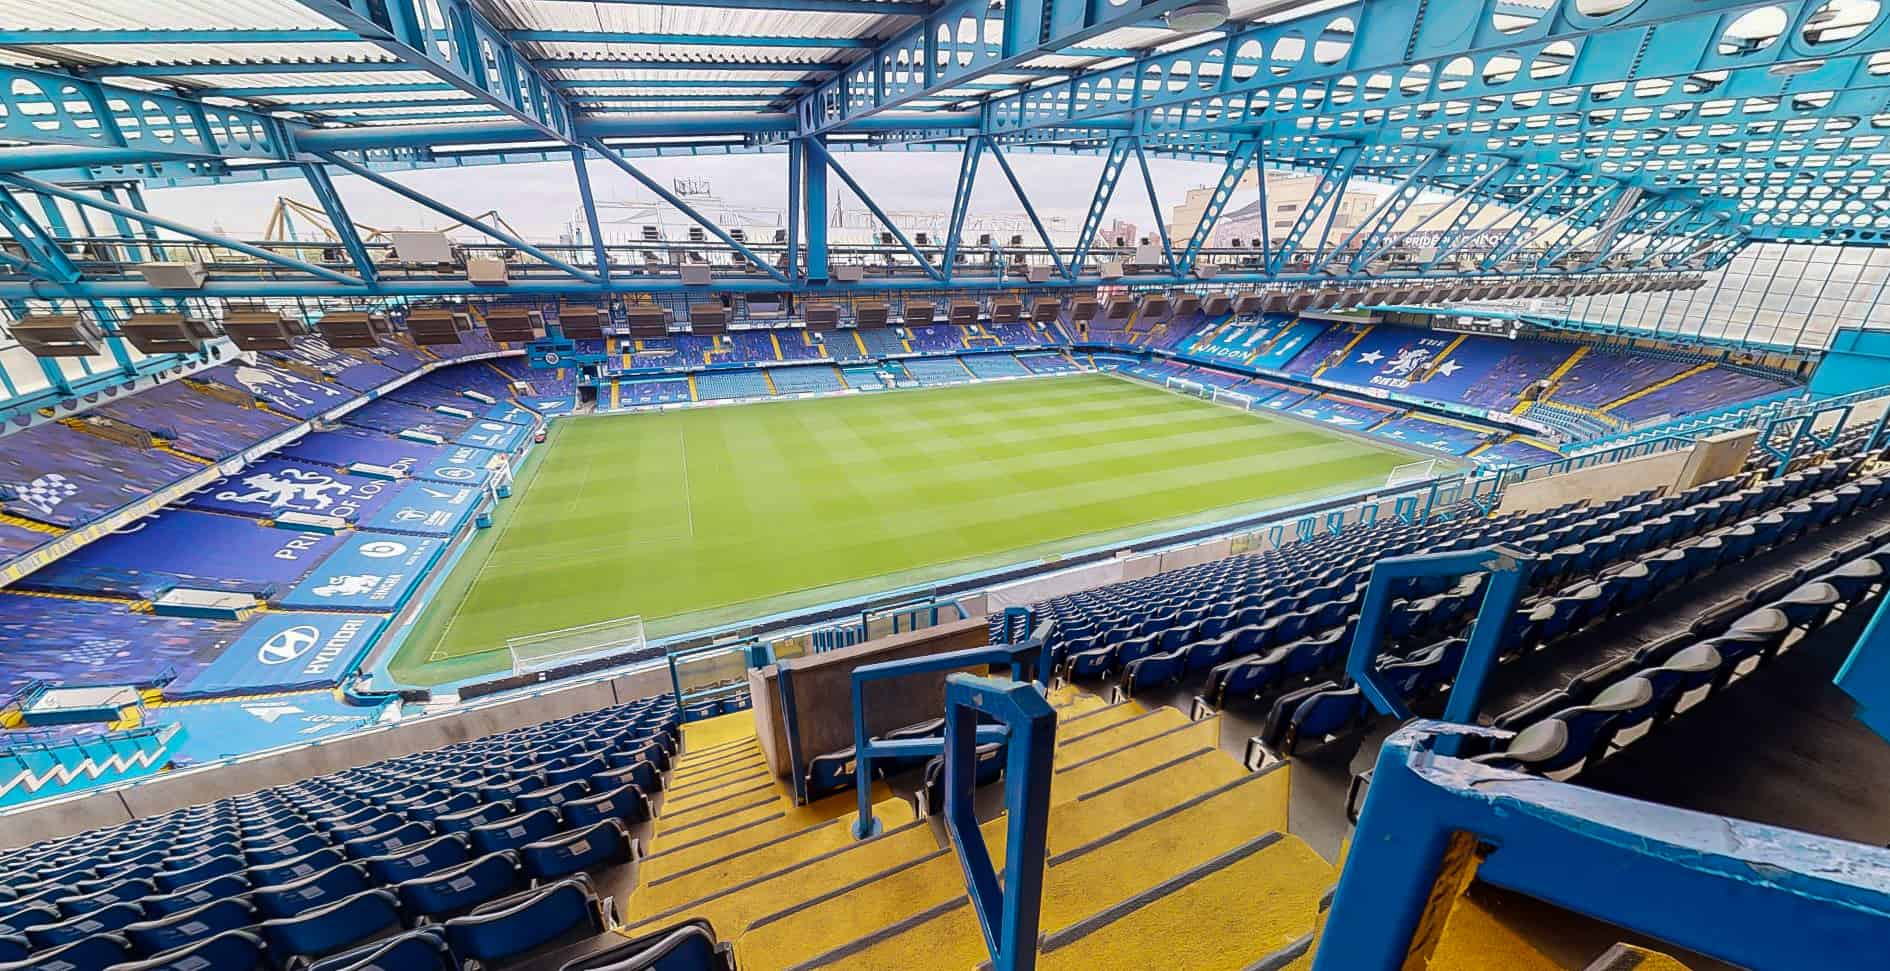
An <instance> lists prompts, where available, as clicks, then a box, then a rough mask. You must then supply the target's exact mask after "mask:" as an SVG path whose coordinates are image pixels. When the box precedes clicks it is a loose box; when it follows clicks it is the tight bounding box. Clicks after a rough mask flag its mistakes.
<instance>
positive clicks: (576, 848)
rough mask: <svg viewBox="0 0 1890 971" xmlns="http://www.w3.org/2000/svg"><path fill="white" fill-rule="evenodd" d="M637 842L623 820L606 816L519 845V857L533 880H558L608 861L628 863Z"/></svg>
mask: <svg viewBox="0 0 1890 971" xmlns="http://www.w3.org/2000/svg"><path fill="white" fill-rule="evenodd" d="M636 852H637V842H636V840H633V839H631V838H630V830H629V829H628V828H627V827H625V826H624V824H623V823H622V822H621V821H620V820H616V819H606V820H602V821H600V822H596V823H592V824H591V825H589V826H585V827H583V828H582V829H574V830H570V831H567V832H564V833H561V834H559V835H557V836H554V837H552V838H550V839H545V840H539V841H538V842H536V843H531V844H528V845H526V846H524V847H522V848H520V849H519V851H518V855H519V861H520V863H521V864H523V866H524V868H525V872H526V873H527V874H529V875H530V876H531V877H532V879H534V880H541V881H545V880H556V879H558V878H560V877H567V876H570V875H572V874H574V873H582V872H584V871H586V870H590V869H593V868H596V867H600V866H605V865H608V864H616V863H628V862H630V860H631V859H632V858H633V857H635V856H636Z"/></svg>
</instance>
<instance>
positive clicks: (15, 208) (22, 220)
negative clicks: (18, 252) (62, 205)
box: [0, 186, 82, 283]
mask: <svg viewBox="0 0 1890 971" xmlns="http://www.w3.org/2000/svg"><path fill="white" fill-rule="evenodd" d="M0 229H5V230H6V231H7V235H8V236H10V237H12V239H13V241H14V242H15V243H17V244H18V245H19V247H20V249H22V250H24V251H25V252H26V259H25V260H24V261H22V262H21V263H20V265H22V266H25V267H27V268H29V269H31V270H32V271H33V272H35V273H36V274H38V275H41V276H44V277H45V278H46V279H48V280H52V281H54V282H57V283H76V282H78V280H79V279H80V277H81V276H82V274H80V272H79V268H78V266H77V265H75V264H74V263H73V262H72V258H71V257H69V256H67V255H66V252H65V250H63V249H61V248H60V246H59V241H58V240H57V239H54V238H53V237H52V235H51V234H50V233H48V232H46V230H45V229H44V228H43V227H41V226H40V225H39V221H38V220H36V219H34V218H33V214H32V213H30V212H28V211H27V210H26V207H25V206H22V205H20V200H19V199H18V198H17V197H15V196H14V195H13V193H12V192H10V191H8V190H7V188H6V187H5V186H0Z"/></svg>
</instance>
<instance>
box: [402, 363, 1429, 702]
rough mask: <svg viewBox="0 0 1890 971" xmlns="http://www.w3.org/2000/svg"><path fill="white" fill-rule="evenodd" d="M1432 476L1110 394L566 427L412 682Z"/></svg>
mask: <svg viewBox="0 0 1890 971" xmlns="http://www.w3.org/2000/svg"><path fill="white" fill-rule="evenodd" d="M1412 459H1413V456H1412V455H1410V454H1408V453H1405V452H1402V451H1399V450H1396V449H1393V448H1390V447H1381V446H1376V445H1373V444H1370V443H1368V442H1366V441H1363V440H1361V439H1359V438H1356V437H1352V436H1348V435H1344V434H1342V433H1339V432H1337V431H1325V430H1322V429H1320V428H1318V427H1315V426H1312V425H1310V424H1308V423H1305V422H1300V421H1295V420H1292V419H1288V418H1282V417H1278V416H1274V415H1270V414H1267V413H1265V412H1255V413H1242V412H1239V411H1236V410H1233V409H1230V408H1226V407H1222V406H1219V405H1215V404H1211V403H1208V402H1205V401H1201V400H1198V399H1193V398H1186V397H1182V396H1180V395H1176V394H1171V393H1169V392H1167V391H1163V390H1160V389H1158V388H1154V387H1150V386H1147V385H1141V384H1136V383H1131V382H1130V381H1127V380H1124V379H1120V378H1114V377H1108V376H1103V375H1094V374H1089V375H1075V376H1068V377H1058V378H1039V379H1031V380H1026V381H1007V382H998V383H990V384H977V385H962V386H956V387H946V388H936V389H921V390H913V391H899V392H892V393H882V394H867V395H849V396H843V397H835V398H821V399H812V400H803V401H783V402H768V403H761V404H752V405H739V406H731V407H720V408H694V409H685V410H678V411H667V412H648V413H640V414H625V415H599V416H583V417H574V418H567V419H561V420H560V421H558V422H556V423H555V424H554V427H553V429H552V433H551V437H550V439H549V442H548V444H547V445H546V446H544V447H541V448H540V449H539V450H538V451H537V452H536V453H534V455H533V456H532V457H531V458H530V459H529V460H528V462H527V464H526V466H525V468H524V469H523V470H522V471H521V474H520V476H519V480H518V483H517V485H516V487H515V498H513V499H512V500H510V501H508V502H505V503H501V505H500V512H499V518H498V521H497V523H496V525H495V526H494V527H493V528H492V529H488V530H485V531H483V532H482V533H480V534H479V535H478V536H477V537H476V538H475V539H474V540H473V541H472V545H471V546H470V547H469V548H468V549H467V550H466V552H465V554H464V555H463V556H462V557H461V558H460V560H459V562H458V564H457V566H455V568H454V570H453V573H452V574H451V575H450V576H448V577H447V579H446V581H445V582H444V583H443V584H442V586H441V589H440V590H439V591H438V592H437V594H436V595H435V597H434V599H433V601H432V602H431V603H430V604H429V605H428V607H427V608H426V610H425V612H424V613H423V614H422V616H421V618H420V620H419V623H418V624H417V625H416V626H415V628H414V630H413V631H412V633H411V636H409V637H408V639H407V641H406V642H405V644H404V645H403V646H402V648H401V651H400V653H399V655H398V656H397V657H396V658H395V659H394V661H393V663H392V664H391V665H390V672H391V673H392V674H393V675H394V676H395V677H396V678H398V679H400V680H402V681H404V682H407V683H410V684H442V683H446V682H449V681H454V680H458V679H462V678H468V677H476V676H480V675H489V674H493V673H497V672H502V671H506V670H509V665H510V659H509V657H508V655H507V654H506V652H505V649H504V645H505V641H506V639H507V638H509V637H517V636H521V635H526V634H533V633H538V632H542V631H549V630H557V629H562V628H568V627H574V626H578V625H582V624H589V623H595V622H599V621H605V620H612V619H615V618H619V617H625V616H629V615H633V614H634V615H639V616H641V617H642V618H644V621H645V624H646V626H647V630H648V633H649V636H650V637H652V638H655V637H661V636H665V635H668V634H674V633H682V632H687V631H693V630H699V629H702V628H706V627H710V626H714V625H717V624H723V623H732V622H736V621H740V620H743V619H747V618H751V617H758V616H763V615H767V614H771V613H775V612H779V611H785V610H793V609H800V608H805V607H810V606H814V605H817V604H822V603H826V602H830V601H833V600H838V599H843V598H848V597H855V596H862V595H869V594H874V593H879V592H884V591H889V590H894V589H898V588H902V587H906V586H911V585H915V584H924V583H928V582H933V581H937V580H941V579H944V578H947V577H953V576H959V575H962V574H966V573H971V572H975V571H978V570H984V569H991V568H995V567H999V566H1004V565H1009V564H1013V563H1017V562H1021V561H1025V560H1029V559H1032V558H1040V557H1046V556H1052V555H1055V554H1057V553H1063V552H1070V551H1073V550H1079V549H1087V548H1091V547H1095V546H1098V545H1102V544H1105V543H1110V542H1120V541H1123V540H1127V539H1131V538H1134V537H1138V536H1143V535H1148V534H1151V533H1155V532H1160V531H1163V530H1166V529H1172V528H1179V527H1182V526H1187V525H1193V524H1200V523H1207V522H1214V521H1217V520H1221V519H1227V518H1231V517H1234V516H1237V515H1241V514H1245V513H1252V512H1257V511H1260V510H1264V509H1268V508H1274V507H1279V506H1284V505H1288V504H1291V503H1296V502H1304V501H1310V500H1313V499H1317V498H1322V497H1326V496H1331V495H1337V494H1340V493H1344V492H1349V491H1353V490H1357V489H1364V488H1370V487H1373V486H1377V485H1382V484H1383V483H1384V481H1385V475H1386V473H1387V472H1389V471H1390V470H1391V469H1392V468H1394V467H1396V466H1398V465H1401V464H1404V463H1407V462H1410V461H1412Z"/></svg>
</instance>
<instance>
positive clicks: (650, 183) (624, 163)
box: [590, 142, 788, 283]
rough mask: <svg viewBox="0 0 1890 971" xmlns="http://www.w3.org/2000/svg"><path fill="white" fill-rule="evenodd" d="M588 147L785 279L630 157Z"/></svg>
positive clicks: (598, 144) (594, 145)
mask: <svg viewBox="0 0 1890 971" xmlns="http://www.w3.org/2000/svg"><path fill="white" fill-rule="evenodd" d="M590 149H591V151H593V152H595V153H597V156H598V157H599V158H602V159H603V160H604V161H606V162H609V163H610V164H612V165H615V166H616V167H617V168H619V169H621V170H623V173H624V174H625V175H628V176H630V177H631V178H633V179H635V180H637V182H639V183H641V184H642V185H643V187H644V188H646V189H648V190H650V191H651V192H654V193H656V196H657V198H659V199H662V200H663V201H664V202H666V203H669V205H670V206H672V207H673V208H675V209H676V210H677V211H678V212H680V213H682V214H683V215H685V216H687V217H689V218H690V220H692V221H693V222H695V223H696V224H697V225H699V226H701V227H702V228H703V229H705V230H707V231H708V232H709V234H710V235H712V236H714V237H715V238H716V239H719V240H721V241H722V243H723V244H724V245H726V246H727V247H729V248H730V249H732V250H734V251H735V252H737V253H740V254H741V255H742V257H743V258H744V259H746V260H747V261H748V262H750V263H752V264H754V265H755V266H757V267H759V268H760V269H761V270H762V271H763V272H765V273H767V274H768V275H769V276H770V277H773V278H774V279H775V280H776V281H778V282H781V283H786V282H788V278H787V274H785V273H782V272H781V271H780V270H778V269H776V268H775V267H773V266H772V265H770V264H769V263H768V261H767V260H764V259H762V258H761V257H760V256H757V255H755V251H754V250H751V249H749V248H748V247H747V246H745V245H743V244H742V243H740V242H737V241H736V239H735V237H733V236H730V235H729V233H728V230H726V229H723V228H722V227H720V226H718V225H716V224H715V220H713V219H710V218H709V217H707V216H704V215H703V214H701V213H699V212H697V211H696V209H695V207H694V206H691V205H690V204H689V203H687V202H684V201H683V200H682V199H681V198H680V197H678V196H677V195H676V194H675V193H673V192H671V191H669V190H668V189H665V188H663V186H662V184H661V183H659V182H657V181H656V180H655V179H652V178H650V177H649V176H647V175H644V174H643V172H642V170H640V169H638V168H637V167H636V166H634V165H632V164H630V160H629V159H626V158H624V157H623V156H621V155H618V154H617V153H616V152H613V151H611V150H610V149H609V148H607V147H605V145H604V144H603V143H602V142H592V143H591V145H590Z"/></svg>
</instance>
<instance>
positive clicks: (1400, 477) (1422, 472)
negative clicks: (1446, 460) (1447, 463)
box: [1385, 459, 1440, 486]
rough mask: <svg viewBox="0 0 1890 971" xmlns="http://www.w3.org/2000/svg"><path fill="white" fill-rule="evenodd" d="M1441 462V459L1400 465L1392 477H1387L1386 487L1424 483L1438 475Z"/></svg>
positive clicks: (1394, 470) (1393, 470) (1392, 472)
mask: <svg viewBox="0 0 1890 971" xmlns="http://www.w3.org/2000/svg"><path fill="white" fill-rule="evenodd" d="M1439 461H1440V460H1439V459H1425V460H1424V461H1422V462H1412V463H1410V464H1408V465H1400V466H1398V467H1397V468H1395V469H1392V470H1391V474H1390V475H1387V476H1385V485H1386V486H1401V485H1406V484H1409V483H1412V482H1423V481H1424V480H1425V479H1428V478H1431V477H1432V476H1435V475H1436V474H1437V466H1438V463H1439Z"/></svg>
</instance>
